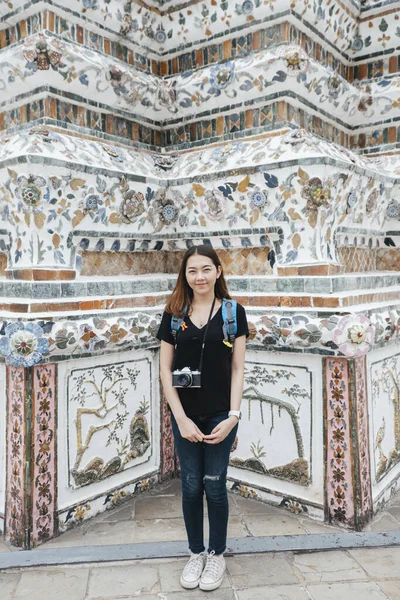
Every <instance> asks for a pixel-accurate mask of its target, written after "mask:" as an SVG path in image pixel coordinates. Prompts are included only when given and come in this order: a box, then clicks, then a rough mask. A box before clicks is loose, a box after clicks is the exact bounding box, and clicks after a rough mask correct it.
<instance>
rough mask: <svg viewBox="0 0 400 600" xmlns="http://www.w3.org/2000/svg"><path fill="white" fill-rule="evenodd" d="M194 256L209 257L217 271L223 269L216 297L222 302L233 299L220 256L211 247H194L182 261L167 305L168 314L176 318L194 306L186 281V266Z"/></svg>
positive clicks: (216, 285)
mask: <svg viewBox="0 0 400 600" xmlns="http://www.w3.org/2000/svg"><path fill="white" fill-rule="evenodd" d="M193 254H200V255H201V256H207V258H211V260H212V261H213V263H214V265H215V268H216V269H218V267H221V275H220V276H219V277H218V279H217V281H216V282H215V288H214V290H215V296H216V298H219V299H220V300H222V299H223V298H227V299H229V298H230V297H231V296H230V294H229V292H228V286H227V284H226V281H225V278H224V273H223V270H222V265H221V261H220V260H219V258H218V254H217V253H216V252H215V250H214V249H213V248H212V247H211V246H204V245H202V246H192V247H191V248H189V250H188V251H187V252H186V253H185V255H184V257H183V259H182V263H181V267H180V269H179V274H178V279H177V281H176V284H175V288H174V290H173V292H172V294H171V296H170V297H169V299H168V302H167V305H166V307H165V310H166V311H167V312H169V313H170V314H172V315H174V316H176V317H182V316H183V314H184V312H185V308H189V307H190V306H191V304H192V300H193V290H192V288H191V287H190V286H189V284H188V282H187V281H186V265H187V261H188V260H189V258H190V257H191V256H193Z"/></svg>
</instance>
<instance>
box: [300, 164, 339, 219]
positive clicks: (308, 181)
mask: <svg viewBox="0 0 400 600" xmlns="http://www.w3.org/2000/svg"><path fill="white" fill-rule="evenodd" d="M299 175H300V180H299V181H300V183H301V184H302V190H301V196H302V197H303V198H304V199H305V200H306V201H307V203H306V206H305V208H304V212H305V214H306V215H307V217H308V222H309V224H310V225H311V227H315V226H316V224H317V220H318V211H319V209H321V208H322V207H327V206H328V204H329V201H330V199H331V186H332V182H331V181H330V180H328V181H326V182H322V180H321V179H320V178H319V177H311V178H310V177H309V175H308V174H307V173H306V172H305V171H303V170H302V169H299Z"/></svg>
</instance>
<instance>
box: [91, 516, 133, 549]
mask: <svg viewBox="0 0 400 600" xmlns="http://www.w3.org/2000/svg"><path fill="white" fill-rule="evenodd" d="M134 530H135V523H134V521H117V522H115V523H109V522H107V521H103V522H101V523H98V522H94V523H93V524H90V526H88V528H87V530H86V532H85V533H84V535H83V543H84V545H85V546H101V545H103V544H132V543H133V542H134Z"/></svg>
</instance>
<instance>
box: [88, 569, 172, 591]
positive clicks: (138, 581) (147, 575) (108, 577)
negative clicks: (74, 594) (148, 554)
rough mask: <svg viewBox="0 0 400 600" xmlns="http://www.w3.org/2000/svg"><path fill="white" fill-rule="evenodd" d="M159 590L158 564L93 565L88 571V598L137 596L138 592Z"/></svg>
mask: <svg viewBox="0 0 400 600" xmlns="http://www.w3.org/2000/svg"><path fill="white" fill-rule="evenodd" d="M159 591H160V586H159V581H158V565H157V564H156V563H155V564H154V566H149V565H148V564H147V565H144V564H143V563H140V562H138V563H136V564H134V565H129V566H128V565H121V566H118V567H112V568H108V567H107V566H104V567H94V568H93V569H92V570H91V573H90V580H89V593H88V597H89V598H90V599H94V598H112V600H114V599H115V598H116V597H118V596H128V595H131V596H135V595H136V596H138V595H139V594H143V595H145V594H147V595H151V594H153V595H154V594H157V593H158V592H159Z"/></svg>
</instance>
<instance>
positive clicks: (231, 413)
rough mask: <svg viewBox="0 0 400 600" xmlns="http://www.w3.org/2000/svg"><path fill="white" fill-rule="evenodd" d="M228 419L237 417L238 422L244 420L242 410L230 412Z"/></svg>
mask: <svg viewBox="0 0 400 600" xmlns="http://www.w3.org/2000/svg"><path fill="white" fill-rule="evenodd" d="M228 417H236V418H237V420H238V421H240V419H241V418H242V413H241V412H240V410H230V411H229V412H228Z"/></svg>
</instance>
